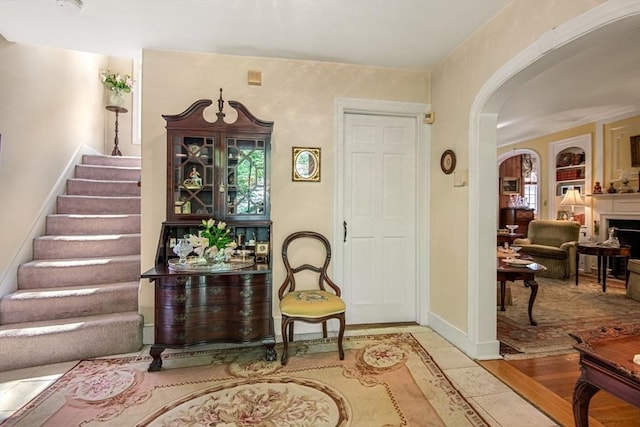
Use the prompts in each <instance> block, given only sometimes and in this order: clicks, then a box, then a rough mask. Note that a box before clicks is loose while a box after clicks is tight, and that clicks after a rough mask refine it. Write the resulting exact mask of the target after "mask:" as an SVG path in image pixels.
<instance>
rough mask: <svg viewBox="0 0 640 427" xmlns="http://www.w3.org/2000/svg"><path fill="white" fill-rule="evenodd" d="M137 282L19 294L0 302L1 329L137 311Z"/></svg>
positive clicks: (39, 290) (138, 283)
mask: <svg viewBox="0 0 640 427" xmlns="http://www.w3.org/2000/svg"><path fill="white" fill-rule="evenodd" d="M139 285H140V281H139V280H135V281H131V282H119V283H104V284H99V285H85V286H65V287H58V288H43V289H38V290H35V291H32V290H19V291H16V292H15V293H12V294H9V295H5V296H4V297H3V298H2V299H0V325H7V324H12V323H26V322H37V321H44V320H55V319H66V318H70V317H85V316H96V315H100V314H109V313H120V312H125V311H137V310H138V302H137V301H138V287H139Z"/></svg>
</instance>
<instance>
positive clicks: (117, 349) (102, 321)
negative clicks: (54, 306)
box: [0, 311, 143, 371]
mask: <svg viewBox="0 0 640 427" xmlns="http://www.w3.org/2000/svg"><path fill="white" fill-rule="evenodd" d="M142 326H143V319H142V316H141V315H140V314H138V312H137V311H131V312H124V313H114V314H102V315H98V316H88V317H77V318H73V319H61V320H48V321H42V322H29V323H16V324H13V325H3V326H0V349H2V354H3V357H0V371H8V370H13V369H20V368H25V367H29V366H41V365H46V364H50V363H58V362H65V361H70V360H81V359H90V358H94V357H101V356H107V355H115V354H125V353H133V352H138V351H140V349H141V348H142Z"/></svg>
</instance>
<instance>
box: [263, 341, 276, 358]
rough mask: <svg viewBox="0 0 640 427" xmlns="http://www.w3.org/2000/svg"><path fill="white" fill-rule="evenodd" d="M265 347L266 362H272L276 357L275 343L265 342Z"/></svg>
mask: <svg viewBox="0 0 640 427" xmlns="http://www.w3.org/2000/svg"><path fill="white" fill-rule="evenodd" d="M266 347H267V349H266V351H265V357H266V358H267V362H273V361H274V360H277V359H278V352H276V349H275V344H267V345H266Z"/></svg>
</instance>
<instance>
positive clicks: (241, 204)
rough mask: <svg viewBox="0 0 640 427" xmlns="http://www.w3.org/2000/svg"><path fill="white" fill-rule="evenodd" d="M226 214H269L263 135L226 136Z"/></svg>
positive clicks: (265, 148)
mask: <svg viewBox="0 0 640 427" xmlns="http://www.w3.org/2000/svg"><path fill="white" fill-rule="evenodd" d="M226 143H227V146H226V152H227V159H226V160H227V170H226V186H227V188H226V216H227V217H234V216H236V217H246V216H265V215H267V214H268V213H267V209H268V206H267V156H266V152H267V147H266V141H265V140H262V139H245V138H243V139H241V138H232V137H229V138H227V139H226Z"/></svg>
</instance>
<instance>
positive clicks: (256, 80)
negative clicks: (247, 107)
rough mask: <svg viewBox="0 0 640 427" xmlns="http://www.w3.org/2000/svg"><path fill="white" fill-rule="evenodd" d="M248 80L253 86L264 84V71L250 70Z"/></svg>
mask: <svg viewBox="0 0 640 427" xmlns="http://www.w3.org/2000/svg"><path fill="white" fill-rule="evenodd" d="M248 81H249V84H250V85H252V86H262V71H255V70H249V75H248Z"/></svg>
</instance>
